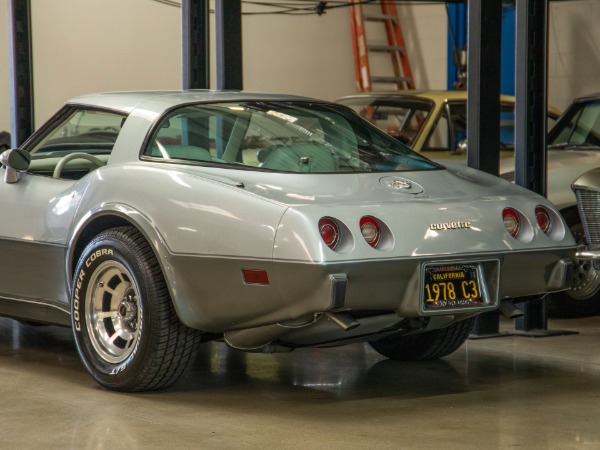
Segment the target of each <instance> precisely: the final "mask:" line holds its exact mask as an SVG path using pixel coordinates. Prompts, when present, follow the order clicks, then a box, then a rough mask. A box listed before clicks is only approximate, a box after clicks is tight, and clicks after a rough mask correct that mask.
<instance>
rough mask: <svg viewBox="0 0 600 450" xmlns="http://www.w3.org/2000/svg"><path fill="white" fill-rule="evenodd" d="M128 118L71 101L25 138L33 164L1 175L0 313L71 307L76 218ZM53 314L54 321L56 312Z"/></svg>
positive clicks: (33, 313) (1, 171) (36, 315)
mask: <svg viewBox="0 0 600 450" xmlns="http://www.w3.org/2000/svg"><path fill="white" fill-rule="evenodd" d="M123 120H124V118H123V116H121V115H120V114H117V113H113V112H108V111H95V110H91V109H86V108H80V107H77V108H75V107H65V108H64V109H63V110H61V111H60V112H59V114H57V115H56V116H55V117H54V118H53V119H51V121H50V122H49V124H48V125H46V126H45V127H43V128H42V129H41V130H40V132H38V133H36V134H34V135H33V136H32V137H31V138H30V139H29V140H28V141H27V142H26V143H25V144H24V146H23V149H24V150H26V151H28V152H29V153H30V155H31V163H30V166H29V169H28V170H27V171H25V172H23V173H20V174H19V177H18V180H17V181H16V182H8V181H11V180H4V181H0V208H1V210H2V213H0V252H1V254H2V255H3V257H2V258H0V298H1V300H0V313H1V314H6V315H12V316H18V317H28V318H29V317H33V318H35V319H37V318H39V317H42V318H45V317H46V316H48V314H49V313H48V311H53V310H59V311H62V312H67V311H68V298H69V294H68V293H69V286H67V278H68V277H67V273H66V270H67V269H66V261H65V255H66V252H67V247H68V242H69V232H70V230H71V228H72V226H73V217H74V216H75V214H76V212H77V208H78V206H79V204H80V201H81V198H82V196H83V194H84V192H85V190H86V187H87V186H88V183H89V179H90V176H89V173H90V172H92V171H93V170H95V169H96V168H98V167H100V166H102V165H104V164H106V161H107V160H108V157H109V155H110V152H111V150H112V146H113V145H114V142H115V141H116V138H117V136H118V133H119V130H120V127H121V124H122V123H123ZM5 173H6V168H3V169H0V176H2V177H4V176H5ZM12 181H14V180H12ZM40 310H44V311H46V312H45V313H40V312H39V311H40ZM47 320H48V321H49V322H53V321H56V320H55V319H54V318H53V317H52V314H51V313H50V314H49V317H48V319H47Z"/></svg>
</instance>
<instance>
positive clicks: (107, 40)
mask: <svg viewBox="0 0 600 450" xmlns="http://www.w3.org/2000/svg"><path fill="white" fill-rule="evenodd" d="M2 3H5V5H1V6H0V30H4V29H6V28H5V27H4V24H6V20H7V7H6V3H7V2H6V1H5V2H2ZM31 5H32V29H33V57H34V90H35V92H34V94H35V116H36V117H35V119H36V125H37V126H39V125H40V124H42V123H43V122H44V121H45V120H46V119H47V118H48V117H49V116H50V115H51V114H52V113H53V112H54V111H56V109H57V108H59V107H60V105H61V104H62V103H63V101H64V100H65V99H67V98H69V97H73V96H75V95H79V94H82V93H88V92H98V91H111V90H139V89H179V88H180V86H181V74H180V71H181V69H180V67H181V26H180V22H181V10H180V9H179V8H176V7H173V6H170V5H166V4H163V3H159V2H156V1H152V0H128V1H126V2H124V1H122V0H103V1H102V2H98V1H96V0H52V1H48V0H31ZM211 6H212V5H211ZM251 8H253V9H252V10H253V11H257V8H259V7H257V6H251V5H248V4H245V5H244V7H243V10H244V11H245V12H247V11H249V10H250V9H251ZM263 10H264V9H263ZM400 16H401V20H402V22H403V28H404V32H405V38H406V41H407V44H408V51H409V54H410V56H411V61H412V64H413V70H414V75H415V80H416V82H417V85H418V86H419V87H422V88H427V87H439V88H444V87H445V55H446V48H445V46H446V35H445V33H446V31H445V30H446V29H445V26H446V25H445V24H446V18H445V11H444V7H443V6H441V5H434V6H432V5H425V6H418V7H415V6H403V7H400ZM211 18H212V19H213V21H214V16H212V15H211ZM212 25H213V26H212V30H214V22H213V24H212ZM242 30H243V52H244V55H243V63H244V68H243V70H244V88H245V89H247V90H257V91H270V92H287V93H292V94H303V95H308V96H314V97H318V98H325V99H331V100H332V99H335V98H337V97H340V96H342V95H346V94H349V93H353V92H355V80H354V61H353V55H352V45H351V41H350V21H349V14H348V10H347V9H346V8H339V9H332V10H329V11H327V13H326V14H323V15H321V16H317V15H306V16H285V15H244V16H243V22H242ZM434 30H435V31H434ZM7 41H8V37H7V33H2V34H0V61H7V52H8V50H7ZM213 41H214V40H213ZM213 48H214V42H213ZM211 57H212V60H213V61H212V64H211V67H212V70H213V76H212V79H213V80H214V79H215V76H214V67H215V64H214V52H213V55H211ZM440 68H442V69H441V70H440ZM0 86H2V88H0V93H1V95H2V97H0V129H10V125H9V123H8V121H9V117H10V116H9V99H8V73H7V71H0ZM213 87H214V81H213Z"/></svg>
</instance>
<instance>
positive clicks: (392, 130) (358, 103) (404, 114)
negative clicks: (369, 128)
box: [338, 96, 434, 147]
mask: <svg viewBox="0 0 600 450" xmlns="http://www.w3.org/2000/svg"><path fill="white" fill-rule="evenodd" d="M338 103H341V104H342V105H346V106H349V107H350V108H352V109H353V110H354V111H356V112H357V113H358V114H359V115H360V116H361V117H363V118H365V119H367V120H368V121H369V122H371V123H372V124H373V125H375V126H376V127H377V128H379V129H380V130H383V131H385V132H386V133H387V134H389V135H390V136H393V137H395V138H396V139H398V140H399V141H400V142H402V143H403V144H406V145H408V146H409V147H412V145H413V143H414V141H415V139H416V138H417V136H418V135H419V133H421V130H422V129H423V127H424V125H425V123H426V121H427V117H428V116H429V114H430V113H431V112H432V110H433V108H434V104H433V102H431V101H427V100H423V99H417V98H411V97H404V98H397V97H390V98H377V97H371V96H362V97H348V98H342V99H340V100H338Z"/></svg>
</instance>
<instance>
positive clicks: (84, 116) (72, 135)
mask: <svg viewBox="0 0 600 450" xmlns="http://www.w3.org/2000/svg"><path fill="white" fill-rule="evenodd" d="M125 118H126V117H125V116H123V115H120V114H116V113H111V112H105V111H94V110H89V109H73V110H72V111H71V112H69V113H68V114H66V115H65V116H64V117H63V118H62V119H61V120H58V121H57V122H56V123H54V124H53V125H52V126H51V128H50V130H49V131H48V132H47V133H46V134H45V135H44V136H43V138H42V139H41V140H39V141H37V142H35V143H34V144H33V147H31V148H28V150H29V152H30V153H31V165H30V167H29V172H31V173H34V174H38V175H47V176H53V177H54V178H67V179H79V178H82V177H83V176H85V175H86V174H87V173H89V172H91V171H92V170H95V169H97V168H98V167H101V166H103V165H106V163H107V162H108V157H109V155H110V153H111V151H112V149H113V146H114V145H115V142H116V140H117V137H118V135H119V132H120V131H121V126H122V124H123V123H124V121H125Z"/></svg>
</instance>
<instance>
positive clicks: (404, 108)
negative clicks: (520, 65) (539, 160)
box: [337, 91, 560, 173]
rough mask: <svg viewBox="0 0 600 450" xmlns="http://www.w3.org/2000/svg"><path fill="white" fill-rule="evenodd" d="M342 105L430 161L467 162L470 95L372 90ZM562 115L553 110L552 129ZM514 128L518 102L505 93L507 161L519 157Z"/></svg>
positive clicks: (503, 132)
mask: <svg viewBox="0 0 600 450" xmlns="http://www.w3.org/2000/svg"><path fill="white" fill-rule="evenodd" d="M337 102H338V103H341V104H343V105H346V106H349V107H350V108H352V109H354V110H355V111H356V112H357V113H358V114H360V115H361V116H362V117H364V118H365V119H367V120H369V121H370V122H371V123H372V124H374V125H375V126H377V127H378V128H379V129H381V130H383V131H385V132H386V133H388V134H389V135H391V136H394V137H395V138H396V139H398V140H400V141H401V142H402V143H404V144H406V145H408V146H409V147H410V148H412V149H413V150H415V151H417V152H419V153H421V154H422V155H424V156H426V157H428V158H430V159H433V160H448V159H454V160H458V161H461V160H466V156H465V143H466V138H467V134H466V126H467V92H466V91H381V92H369V93H361V94H354V95H349V96H346V97H342V98H340V99H338V100H337ZM559 116H560V111H559V110H557V109H556V108H552V107H549V108H548V129H550V128H551V127H552V126H553V125H554V123H555V122H556V119H558V117H559ZM514 124H515V98H514V97H512V96H509V95H502V96H500V145H501V150H502V152H503V154H502V157H503V158H502V159H504V158H506V157H513V156H514V154H513V150H514V136H515V125H514ZM508 169H509V168H508V167H507V168H506V170H508ZM510 170H512V169H510ZM502 172H503V170H502V169H501V173H502Z"/></svg>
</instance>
